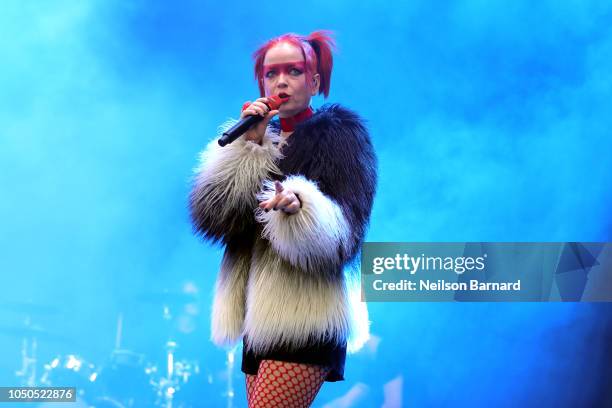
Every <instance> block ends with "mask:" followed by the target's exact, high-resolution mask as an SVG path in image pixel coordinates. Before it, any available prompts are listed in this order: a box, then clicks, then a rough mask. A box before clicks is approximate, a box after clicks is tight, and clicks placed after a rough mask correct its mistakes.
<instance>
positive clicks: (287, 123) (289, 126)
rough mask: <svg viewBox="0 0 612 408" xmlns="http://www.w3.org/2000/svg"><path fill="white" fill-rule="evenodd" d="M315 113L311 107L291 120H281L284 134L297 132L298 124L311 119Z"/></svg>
mask: <svg viewBox="0 0 612 408" xmlns="http://www.w3.org/2000/svg"><path fill="white" fill-rule="evenodd" d="M313 113H314V112H313V111H312V108H311V107H310V106H309V107H307V108H306V109H304V110H303V111H301V112H300V113H298V114H297V115H294V116H292V117H290V118H280V124H281V130H282V131H283V132H293V131H294V130H295V126H296V125H297V124H298V123H301V122H303V121H305V120H306V119H308V118H310V117H311V116H312V114H313Z"/></svg>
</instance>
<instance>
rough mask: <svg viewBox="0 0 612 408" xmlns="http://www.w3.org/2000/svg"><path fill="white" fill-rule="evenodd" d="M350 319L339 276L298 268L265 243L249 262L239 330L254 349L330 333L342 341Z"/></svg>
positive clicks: (290, 345)
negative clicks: (242, 326)
mask: <svg viewBox="0 0 612 408" xmlns="http://www.w3.org/2000/svg"><path fill="white" fill-rule="evenodd" d="M350 324H351V323H350V311H349V307H348V297H347V293H346V287H345V285H344V282H343V279H342V277H341V276H338V278H337V279H336V280H330V279H321V278H320V276H315V275H306V274H303V273H300V271H299V270H297V269H296V268H295V267H293V266H291V265H290V264H289V263H288V262H287V261H284V260H283V259H281V258H280V257H279V256H278V255H277V254H276V253H275V252H274V251H273V250H272V249H271V248H270V247H269V246H268V247H267V248H266V249H265V250H264V251H263V253H262V254H261V256H260V257H259V259H256V260H254V261H253V263H252V268H251V273H250V275H249V283H248V296H247V308H246V318H245V329H244V332H245V334H246V336H247V339H248V347H250V348H251V349H253V350H254V351H255V352H256V353H265V352H266V351H268V350H270V349H271V348H273V347H275V346H279V345H283V346H285V347H288V348H290V349H295V348H299V347H302V346H304V345H306V344H307V343H309V342H311V341H313V340H325V339H329V338H330V337H331V338H333V339H334V340H336V341H338V342H342V341H344V340H346V339H347V337H348V333H349V327H350Z"/></svg>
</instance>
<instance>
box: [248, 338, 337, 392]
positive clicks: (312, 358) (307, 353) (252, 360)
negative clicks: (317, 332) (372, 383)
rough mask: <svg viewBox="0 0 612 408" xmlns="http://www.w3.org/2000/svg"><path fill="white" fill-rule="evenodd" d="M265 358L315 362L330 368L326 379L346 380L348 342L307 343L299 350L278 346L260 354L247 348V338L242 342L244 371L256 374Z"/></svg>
mask: <svg viewBox="0 0 612 408" xmlns="http://www.w3.org/2000/svg"><path fill="white" fill-rule="evenodd" d="M263 360H275V361H286V362H289V363H301V364H315V365H320V366H324V367H328V368H330V371H329V373H328V374H327V376H326V377H325V381H330V382H333V381H343V380H344V362H345V361H346V343H344V344H337V343H335V342H331V341H328V342H325V343H316V344H311V345H307V346H305V347H302V348H300V349H297V350H291V351H290V350H287V349H283V348H277V349H274V350H271V351H269V352H268V353H265V354H262V355H259V354H255V353H254V352H253V350H247V347H246V340H243V343H242V372H243V373H245V374H251V375H256V374H257V371H258V370H259V364H260V363H261V362H262V361H263Z"/></svg>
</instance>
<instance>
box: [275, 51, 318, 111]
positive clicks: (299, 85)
mask: <svg viewBox="0 0 612 408" xmlns="http://www.w3.org/2000/svg"><path fill="white" fill-rule="evenodd" d="M305 68H306V66H305V61H304V56H303V55H302V50H301V49H300V48H298V47H296V46H294V45H292V44H289V43H285V42H282V43H280V44H277V45H275V46H274V47H272V48H270V49H269V50H268V52H267V53H266V56H265V58H264V62H263V83H264V90H265V92H266V96H272V95H280V96H285V95H287V96H289V100H288V101H287V102H285V103H283V104H282V105H281V106H280V108H279V114H278V115H279V116H280V117H281V118H286V117H291V116H293V115H295V114H298V113H300V112H301V111H303V110H304V109H306V108H307V107H308V105H309V104H310V98H311V97H312V96H313V95H316V93H317V92H318V91H319V75H318V74H316V75H314V76H312V77H310V78H308V77H307V75H306V70H305Z"/></svg>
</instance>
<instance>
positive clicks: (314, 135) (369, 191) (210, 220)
mask: <svg viewBox="0 0 612 408" xmlns="http://www.w3.org/2000/svg"><path fill="white" fill-rule="evenodd" d="M230 125H231V124H230ZM278 126H279V125H278V123H277V122H275V121H273V122H271V124H270V125H269V126H268V129H267V131H266V135H265V137H264V139H263V141H262V145H258V144H255V143H253V142H250V141H246V140H244V139H243V138H240V139H238V140H236V141H235V142H234V143H232V144H230V145H228V146H226V147H219V146H218V145H217V141H216V140H213V141H212V142H211V143H210V144H209V145H208V147H207V148H206V149H205V150H204V151H203V152H202V154H201V164H200V166H199V167H198V168H197V169H196V176H195V179H194V185H193V190H192V192H191V195H190V210H191V216H192V221H193V225H194V228H195V230H196V231H197V232H198V233H200V234H202V235H203V236H204V237H205V238H208V239H210V240H212V241H215V242H220V243H222V244H223V245H224V246H225V254H224V256H223V261H222V264H221V270H220V272H219V275H218V278H217V283H216V290H215V299H214V303H213V308H212V339H213V341H214V342H215V343H216V344H219V345H222V344H231V343H233V342H235V341H237V340H239V339H240V338H242V336H246V341H247V344H246V345H247V347H250V348H251V349H252V350H253V351H255V352H256V353H265V352H266V351H269V350H270V349H272V348H274V347H278V346H281V347H286V348H289V349H295V348H299V347H301V346H304V345H306V344H311V343H312V342H316V341H325V340H330V339H332V340H335V341H337V342H338V343H342V342H344V341H347V342H348V348H349V351H351V350H356V349H358V348H359V347H360V346H361V345H362V344H363V342H365V340H367V337H368V326H369V321H368V314H367V308H366V305H365V303H362V302H360V287H359V275H358V272H357V265H356V258H357V256H358V252H359V248H360V245H361V243H362V240H363V237H364V233H365V230H366V227H367V224H368V220H369V217H370V212H371V209H372V201H373V198H374V193H375V189H376V156H375V154H374V150H373V148H372V144H371V141H370V138H369V135H368V132H367V130H366V128H365V126H364V125H363V123H362V120H361V119H360V118H359V117H358V116H357V115H356V114H355V113H353V112H351V111H350V110H348V109H345V108H343V107H341V106H339V105H324V106H323V107H322V108H321V109H319V110H318V111H317V112H316V113H315V114H314V115H313V116H312V117H311V118H309V119H308V120H306V121H304V122H302V123H300V124H299V125H298V126H297V127H296V129H295V131H294V133H293V134H292V135H291V136H290V137H289V138H288V139H287V143H286V144H285V143H284V142H281V140H280V136H279V134H280V129H279V127H278ZM279 142H280V143H279ZM281 147H282V148H281ZM273 180H280V181H281V182H282V184H283V186H284V187H285V188H286V189H290V190H292V191H293V192H295V193H296V194H297V195H298V196H299V199H300V201H301V202H302V208H301V209H300V210H299V211H298V212H297V213H296V214H292V215H289V214H286V213H284V212H282V211H269V212H264V211H262V210H261V209H259V208H258V204H259V202H260V201H262V200H265V199H268V198H271V197H272V196H273V195H274V194H275V190H274V181H273Z"/></svg>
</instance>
